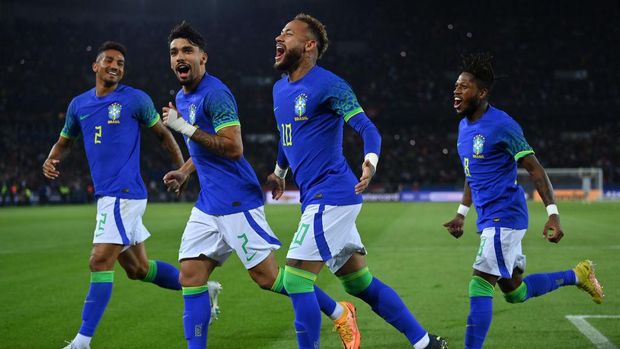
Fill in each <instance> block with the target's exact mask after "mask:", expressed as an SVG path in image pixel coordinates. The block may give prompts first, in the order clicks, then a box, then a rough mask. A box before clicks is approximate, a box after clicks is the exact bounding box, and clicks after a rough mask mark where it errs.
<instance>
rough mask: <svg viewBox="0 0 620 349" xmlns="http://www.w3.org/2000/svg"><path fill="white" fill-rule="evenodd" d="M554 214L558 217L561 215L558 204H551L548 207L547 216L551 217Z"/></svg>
mask: <svg viewBox="0 0 620 349" xmlns="http://www.w3.org/2000/svg"><path fill="white" fill-rule="evenodd" d="M552 214H557V215H558V216H559V215H560V212H559V211H558V206H557V205H556V204H551V205H549V206H547V216H551V215H552Z"/></svg>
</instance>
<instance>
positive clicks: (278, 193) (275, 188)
mask: <svg viewBox="0 0 620 349" xmlns="http://www.w3.org/2000/svg"><path fill="white" fill-rule="evenodd" d="M267 186H268V187H269V188H271V198H272V199H274V200H278V199H280V198H281V197H282V194H284V188H285V186H286V181H285V180H284V178H280V177H278V176H276V174H275V173H272V174H270V175H269V176H267Z"/></svg>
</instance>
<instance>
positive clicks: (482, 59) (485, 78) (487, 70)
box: [461, 52, 495, 91]
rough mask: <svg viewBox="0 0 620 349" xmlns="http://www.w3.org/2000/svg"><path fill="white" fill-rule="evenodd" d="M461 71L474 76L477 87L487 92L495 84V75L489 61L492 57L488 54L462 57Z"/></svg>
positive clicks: (473, 54)
mask: <svg viewBox="0 0 620 349" xmlns="http://www.w3.org/2000/svg"><path fill="white" fill-rule="evenodd" d="M461 57H462V66H461V71H462V72H465V73H469V74H471V75H473V76H474V78H475V79H476V82H477V83H478V86H480V87H482V88H486V89H488V90H489V91H490V90H491V88H492V87H493V83H494V82H495V73H494V72H493V65H492V64H491V61H492V60H493V56H492V55H491V53H489V52H482V53H472V54H467V55H463V56H461Z"/></svg>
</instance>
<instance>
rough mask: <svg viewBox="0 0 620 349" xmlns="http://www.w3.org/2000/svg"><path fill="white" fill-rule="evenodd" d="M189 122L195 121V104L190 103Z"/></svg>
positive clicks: (191, 123) (193, 122)
mask: <svg viewBox="0 0 620 349" xmlns="http://www.w3.org/2000/svg"><path fill="white" fill-rule="evenodd" d="M189 123H190V125H193V124H195V123H196V104H190V106H189Z"/></svg>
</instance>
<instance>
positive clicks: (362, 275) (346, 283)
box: [339, 267, 372, 295]
mask: <svg viewBox="0 0 620 349" xmlns="http://www.w3.org/2000/svg"><path fill="white" fill-rule="evenodd" d="M339 279H340V282H342V286H343V287H344V290H345V291H346V292H347V293H348V294H352V295H356V294H360V293H362V292H363V291H364V290H365V289H367V288H368V286H370V283H371V282H372V274H371V273H370V270H368V267H364V268H362V269H360V270H358V271H356V272H353V273H350V274H347V275H343V276H340V277H339Z"/></svg>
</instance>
